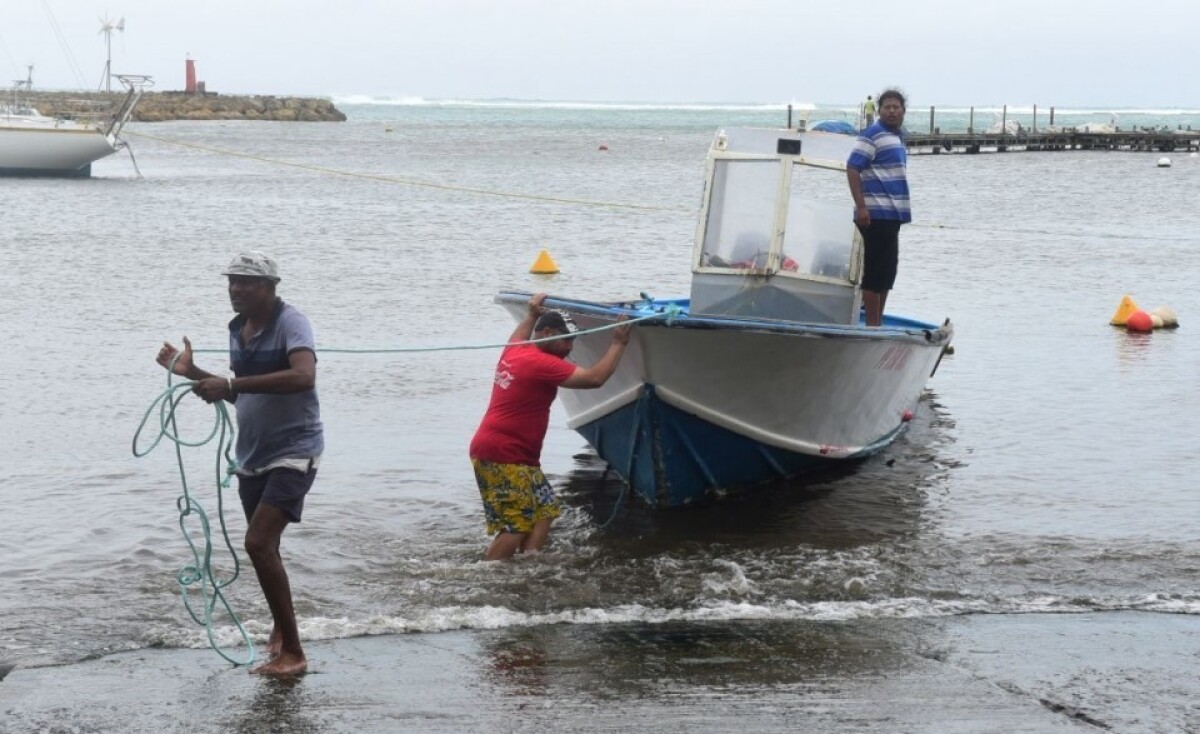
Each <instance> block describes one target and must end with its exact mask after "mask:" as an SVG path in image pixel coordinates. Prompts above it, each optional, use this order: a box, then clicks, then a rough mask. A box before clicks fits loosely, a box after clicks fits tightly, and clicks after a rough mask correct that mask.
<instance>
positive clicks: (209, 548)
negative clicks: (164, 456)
mask: <svg viewBox="0 0 1200 734" xmlns="http://www.w3.org/2000/svg"><path fill="white" fill-rule="evenodd" d="M178 359H179V356H178V355H176V357H175V359H173V360H172V361H171V364H170V365H168V367H167V388H166V389H165V390H163V391H162V392H161V393H159V395H158V397H157V398H155V399H154V402H153V403H151V404H150V407H149V408H147V409H146V414H145V415H144V416H142V422H141V423H140V424H139V425H138V429H137V431H136V432H135V433H134V434H133V455H134V456H137V457H142V456H146V455H147V454H149V453H150V452H151V451H153V450H154V448H155V447H156V446H158V444H159V443H161V442H162V440H163V439H164V438H166V439H168V440H169V441H171V443H173V444H174V445H175V459H176V461H177V462H178V465H179V479H180V482H181V483H182V484H183V494H182V495H180V497H179V499H178V500H176V502H175V505H176V508H177V509H178V510H179V529H180V531H181V532H182V533H183V538H184V540H186V541H187V544H188V547H189V548H190V549H191V551H192V563H191V564H189V565H186V566H184V567H182V568H181V569H179V571H178V573H176V575H175V579H176V581H178V582H179V593H180V596H181V597H182V599H183V606H184V608H185V609H187V611H188V614H189V615H190V616H191V618H192V619H193V620H194V621H195V622H196V623H197V624H202V625H204V628H205V630H206V632H207V634H208V643H209V645H210V646H211V647H212V649H213V650H215V651H216V653H217V654H218V655H220V656H221V657H223V658H225V659H226V660H228V661H229V662H231V663H233V664H234V665H250V664H251V663H253V662H254V660H255V650H254V643H253V642H252V641H251V640H250V635H249V633H248V632H246V628H245V627H244V626H242V622H241V620H240V619H238V616H237V613H236V612H234V611H233V607H232V606H231V605H230V603H229V600H228V599H227V598H226V597H225V588H226V587H228V586H229V585H231V584H232V583H233V582H234V581H236V580H237V578H238V575H239V574H240V573H241V564H240V562H239V561H238V556H237V553H236V552H235V551H234V549H233V543H232V542H231V541H230V540H229V529H228V528H227V527H226V525H225V509H224V499H223V491H222V490H224V489H226V488H228V487H229V478H230V476H232V474H233V471H234V469H235V468H236V466H237V464H236V462H235V461H234V460H233V458H232V454H231V452H232V449H233V422H232V421H231V420H230V418H229V410H228V409H227V408H226V407H225V404H224V401H220V400H218V401H216V402H214V403H213V407H214V408H215V410H216V420H215V421H214V422H213V426H212V430H210V431H209V433H208V436H206V437H205V438H203V439H201V440H191V441H189V440H187V439H185V438H183V437H182V436H180V435H179V428H178V425H177V423H176V420H175V409H176V408H177V407H178V406H179V403H180V402H181V401H182V400H183V399H184V398H185V397H187V394H188V392H190V391H191V389H192V386H193V385H195V384H196V383H194V382H190V381H187V382H180V383H175V384H172V380H171V376H172V375H173V374H174V369H175V362H176V361H177V360H178ZM155 409H157V410H158V424H159V426H158V436H156V437H155V438H154V441H153V442H152V443H151V444H150V445H149V446H148V447H147V448H146V449H145V450H141V451H139V450H138V437H140V436H141V435H142V431H143V429H145V428H146V424H147V423H148V422H149V420H150V416H151V415H152V414H153V413H154V412H155ZM214 438H216V439H217V455H216V463H215V473H216V484H217V517H218V518H219V520H220V525H221V536H222V537H223V538H224V540H225V547H226V548H227V549H228V550H229V555H230V557H231V558H232V559H233V575H232V576H230V577H229V578H227V579H221V578H218V577H217V575H216V574H215V573H214V572H213V568H212V553H213V544H212V531H211V527H210V524H209V519H208V514H207V513H206V512H205V511H204V508H203V507H202V506H201V505H200V503H199V502H197V501H196V500H195V498H194V497H192V493H191V491H190V489H189V488H188V481H187V472H186V471H185V470H184V466H183V447H185V446H187V447H198V446H203V445H204V444H206V443H208V442H209V441H211V440H213V439H214ZM222 456H224V458H225V463H224V465H222V461H221V458H222ZM192 516H195V518H196V519H197V521H198V522H199V524H200V530H201V533H202V535H203V536H204V548H203V551H201V550H200V549H199V548H198V547H197V544H196V542H195V541H194V540H193V539H192V534H191V533H189V532H188V529H187V526H186V523H187V519H188V518H189V517H192ZM193 586H195V587H197V589H198V591H199V593H200V596H201V598H202V599H203V602H204V613H203V616H201V615H200V614H198V613H197V611H196V610H195V609H194V608H193V606H192V598H191V594H190V593H189V592H190V588H191V587H193ZM218 603H219V604H220V605H221V606H222V607H224V609H225V612H226V613H227V614H228V615H229V617H230V619H231V620H233V623H234V625H235V626H236V627H237V630H238V633H239V634H240V635H241V636H242V640H243V641H245V643H246V649H247V651H248V652H247V654H246V657H245V659H243V660H238V659H235V658H233V657H231V656H230V655H228V654H226V652H225V651H224V650H223V649H221V646H220V645H219V644H218V643H217V639H216V633H215V631H214V629H213V612H214V611H216V608H217V604H218Z"/></svg>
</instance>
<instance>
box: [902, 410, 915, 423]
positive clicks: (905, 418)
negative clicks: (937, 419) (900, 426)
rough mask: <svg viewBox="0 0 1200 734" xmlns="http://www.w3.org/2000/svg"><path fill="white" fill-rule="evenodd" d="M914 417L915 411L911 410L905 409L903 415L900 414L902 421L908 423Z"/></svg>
mask: <svg viewBox="0 0 1200 734" xmlns="http://www.w3.org/2000/svg"><path fill="white" fill-rule="evenodd" d="M912 419H913V412H912V411H911V410H906V411H904V413H903V415H901V416H900V422H901V423H908V422H909V421H910V420H912Z"/></svg>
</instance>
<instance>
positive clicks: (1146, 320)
mask: <svg viewBox="0 0 1200 734" xmlns="http://www.w3.org/2000/svg"><path fill="white" fill-rule="evenodd" d="M1125 328H1126V329H1128V330H1129V331H1137V332H1151V331H1154V320H1153V319H1151V318H1150V314H1148V313H1146V312H1145V311H1134V312H1133V313H1131V314H1129V318H1127V319H1125Z"/></svg>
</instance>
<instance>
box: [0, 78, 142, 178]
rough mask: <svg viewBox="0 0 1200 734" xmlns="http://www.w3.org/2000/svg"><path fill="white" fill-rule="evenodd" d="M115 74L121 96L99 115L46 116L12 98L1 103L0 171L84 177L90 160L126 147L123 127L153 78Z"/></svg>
mask: <svg viewBox="0 0 1200 734" xmlns="http://www.w3.org/2000/svg"><path fill="white" fill-rule="evenodd" d="M116 77H117V79H119V80H120V82H121V84H122V85H123V86H124V87H125V89H126V94H125V97H124V98H123V99H122V100H121V102H120V103H119V104H118V105H117V106H116V107H115V108H114V109H112V110H110V111H107V112H103V113H99V114H97V113H95V112H81V113H80V114H79V115H77V116H72V117H70V118H66V117H47V116H45V115H41V114H39V113H38V111H37V110H36V109H34V108H33V107H31V106H29V105H28V104H27V103H24V102H23V101H22V100H20V99H19V97H16V96H14V99H13V102H12V103H11V104H8V105H0V175H3V176H58V177H68V178H86V177H88V176H90V175H91V172H92V163H93V162H95V161H97V160H100V159H101V158H104V157H106V156H110V155H112V154H113V153H116V152H117V151H118V150H121V149H122V148H124V147H125V141H123V140H122V139H121V137H120V134H121V130H122V129H123V128H124V127H125V123H127V122H128V121H129V118H130V116H131V115H132V114H133V109H134V107H136V106H137V103H138V100H140V99H141V96H142V92H143V90H144V89H145V87H147V86H150V85H151V84H152V83H153V82H152V80H151V79H150V77H147V76H140V75H132V74H121V75H116ZM17 91H19V90H17Z"/></svg>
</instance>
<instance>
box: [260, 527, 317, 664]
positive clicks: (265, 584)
mask: <svg viewBox="0 0 1200 734" xmlns="http://www.w3.org/2000/svg"><path fill="white" fill-rule="evenodd" d="M287 525H288V518H287V515H285V514H284V512H283V510H281V509H279V508H278V507H275V506H274V505H266V504H260V505H259V506H258V508H257V509H256V510H255V511H254V516H253V517H252V518H250V527H249V528H248V529H247V530H246V553H247V554H249V556H250V562H251V563H252V564H253V565H254V572H255V573H257V574H258V584H259V586H261V587H262V590H263V596H264V597H266V599H267V606H269V607H270V608H271V616H272V617H273V618H274V620H275V627H274V629H273V630H272V632H271V635H272V637H274V636H275V634H276V633H278V635H279V651H278V653H277V654H276V655H275V656H274V657H273V658H272V659H270V660H268V661H267V662H265V663H263V664H262V665H259V666H257V667H255V668H252V669H251V670H250V672H251V673H254V674H256V675H277V676H280V675H298V674H300V673H303V672H305V671H306V670H308V660H307V658H305V657H304V650H303V648H301V646H300V629H299V627H297V626H296V611H295V608H294V607H293V606H292V588H291V585H290V584H289V583H288V577H287V571H286V570H284V568H283V558H282V557H281V556H280V555H279V539H280V538H281V537H282V536H283V531H284V529H286V528H287ZM270 649H271V643H270V642H268V643H267V650H268V652H269V651H270Z"/></svg>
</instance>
